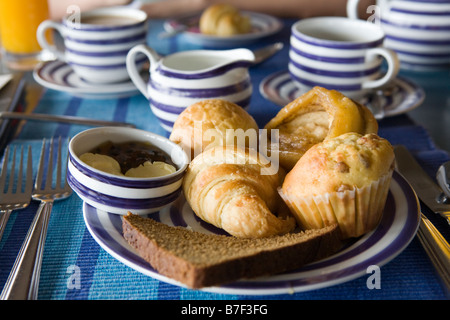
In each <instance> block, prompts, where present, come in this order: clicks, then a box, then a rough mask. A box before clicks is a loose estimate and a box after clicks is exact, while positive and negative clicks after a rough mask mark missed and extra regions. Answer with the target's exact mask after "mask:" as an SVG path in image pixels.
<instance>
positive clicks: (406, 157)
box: [394, 146, 450, 295]
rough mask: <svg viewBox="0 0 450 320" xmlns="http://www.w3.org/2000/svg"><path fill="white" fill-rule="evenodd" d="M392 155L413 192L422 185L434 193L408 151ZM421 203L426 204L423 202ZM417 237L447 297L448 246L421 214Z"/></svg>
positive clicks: (399, 150)
mask: <svg viewBox="0 0 450 320" xmlns="http://www.w3.org/2000/svg"><path fill="white" fill-rule="evenodd" d="M394 153H395V158H396V169H397V171H398V172H399V173H400V174H401V175H402V176H403V177H404V178H405V179H406V180H407V181H408V182H409V183H410V185H411V186H412V188H413V190H414V191H416V189H415V184H416V185H417V186H419V188H420V187H422V186H423V185H427V186H429V187H431V188H432V189H433V190H434V191H436V189H438V188H439V187H437V186H436V185H435V184H434V182H433V180H432V179H431V178H429V176H428V175H427V173H426V172H425V171H423V169H422V167H420V165H419V164H418V163H417V162H416V160H415V159H414V157H413V156H412V155H411V154H410V153H409V151H408V149H406V148H405V147H404V146H395V147H394ZM421 176H422V178H421ZM409 179H412V180H409ZM422 179H423V180H422ZM418 181H419V182H418ZM424 194H425V195H426V196H428V197H429V198H428V202H431V203H432V205H433V202H432V201H431V197H430V196H429V194H430V193H429V192H426V193H424ZM419 197H420V194H419ZM435 197H436V196H435ZM421 199H422V198H421ZM422 201H423V199H422ZM423 202H424V203H425V204H426V202H425V201H423ZM433 206H434V205H433ZM434 208H436V207H434ZM430 209H431V208H430ZM417 237H418V238H419V241H420V243H421V244H422V246H423V248H424V250H425V252H426V253H427V255H428V257H429V258H430V260H431V262H432V264H433V266H434V268H435V269H436V272H437V274H438V275H439V278H440V280H441V282H442V285H443V287H444V289H445V290H446V293H447V295H449V294H450V245H449V243H448V242H447V240H446V239H445V238H444V237H443V235H442V234H441V233H440V232H439V230H437V229H436V227H435V226H434V225H433V223H432V222H431V221H430V220H429V219H428V218H427V216H426V215H424V214H423V213H422V212H421V214H420V224H419V229H418V231H417Z"/></svg>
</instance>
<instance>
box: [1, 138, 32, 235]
mask: <svg viewBox="0 0 450 320" xmlns="http://www.w3.org/2000/svg"><path fill="white" fill-rule="evenodd" d="M16 149H17V147H14V149H13V156H12V166H11V170H10V175H9V181H8V189H7V190H6V191H5V183H6V176H7V174H8V160H9V153H10V147H9V146H8V147H6V149H5V155H4V160H3V166H2V173H1V176H0V240H1V239H2V236H3V232H4V230H5V227H6V224H7V222H8V219H9V216H10V215H11V212H12V211H13V210H19V209H24V208H26V207H27V206H28V205H29V204H30V201H31V191H32V189H33V176H32V175H33V165H32V155H31V146H28V159H27V164H26V166H27V169H26V177H25V181H26V182H25V186H24V188H22V180H23V164H24V163H23V159H24V148H23V146H22V147H21V151H20V160H19V172H18V175H17V185H16V189H15V190H14V179H15V171H16Z"/></svg>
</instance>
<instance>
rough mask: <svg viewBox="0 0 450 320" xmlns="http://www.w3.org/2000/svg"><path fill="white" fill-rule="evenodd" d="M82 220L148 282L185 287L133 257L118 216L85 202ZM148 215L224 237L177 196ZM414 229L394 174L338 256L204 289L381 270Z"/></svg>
mask: <svg viewBox="0 0 450 320" xmlns="http://www.w3.org/2000/svg"><path fill="white" fill-rule="evenodd" d="M83 216H84V220H85V223H86V226H87V228H88V230H89V232H90V233H91V235H92V236H93V238H94V239H95V241H96V242H97V243H98V244H99V245H100V246H101V247H102V248H103V249H104V250H105V251H107V252H108V253H109V254H111V255H112V256H113V257H114V258H116V259H117V260H119V261H120V262H122V263H124V264H125V265H127V266H129V267H131V268H133V269H134V270H137V271H139V272H141V273H143V274H145V275H148V276H150V277H152V278H155V279H157V280H160V281H163V282H167V283H170V284H173V285H177V286H181V287H183V286H184V285H183V284H181V283H179V282H177V281H175V280H173V279H170V278H167V277H165V276H163V275H160V274H159V273H158V272H157V271H156V270H155V269H153V268H152V267H151V266H150V264H149V263H147V262H146V261H145V260H144V259H143V258H141V257H140V256H139V255H138V254H137V253H136V251H135V250H134V248H132V247H131V246H130V245H129V244H128V243H127V241H126V240H125V239H124V238H123V236H122V218H121V216H120V215H117V214H111V213H107V212H104V211H101V210H98V209H95V208H94V207H92V206H90V205H88V204H86V203H84V205H83ZM148 217H151V218H153V219H155V220H157V221H160V222H162V223H165V224H167V225H171V226H184V227H189V228H190V229H192V230H196V231H199V232H204V233H221V234H223V230H220V229H217V228H216V227H214V226H212V225H209V224H208V223H205V222H204V221H202V220H200V219H199V218H198V217H197V216H196V215H195V214H194V213H193V211H192V209H191V208H190V206H189V205H188V204H187V202H186V201H185V200H184V198H183V196H180V198H179V199H178V201H176V202H175V203H173V204H172V205H170V206H168V207H166V208H165V209H163V210H161V211H159V212H157V213H153V214H151V215H149V216H148ZM418 226H419V205H418V199H417V196H416V194H415V193H414V191H413V190H412V189H411V187H410V186H409V184H408V183H407V182H406V180H404V179H403V178H402V176H400V175H399V174H398V173H397V172H394V175H393V179H392V182H391V187H390V190H389V195H388V198H387V202H386V207H385V210H384V213H383V217H382V219H381V222H380V224H379V225H378V227H377V228H376V229H375V230H374V231H372V232H370V233H368V234H365V235H364V236H362V237H360V238H358V239H356V240H354V241H351V242H350V243H349V244H348V245H346V246H345V248H344V249H343V250H341V251H340V252H338V253H337V254H335V255H333V256H331V257H329V258H327V259H324V260H321V261H317V262H314V263H311V264H308V265H306V266H304V267H302V268H300V269H297V270H293V271H290V272H285V273H282V274H278V275H273V276H268V277H261V278H257V279H250V280H241V281H236V282H234V283H230V284H227V285H223V286H217V287H209V288H205V289H203V291H207V292H214V293H224V294H239V295H273V294H289V293H293V292H302V291H309V290H314V289H320V288H325V287H329V286H332V285H336V284H340V283H343V282H346V281H350V280H352V279H356V278H358V277H361V276H364V275H366V274H367V272H368V270H369V269H368V268H372V267H381V266H383V265H384V264H386V263H387V262H389V261H391V260H392V259H393V258H395V257H396V256H397V255H398V254H399V253H400V252H402V251H403V249H405V248H406V246H407V245H408V244H409V243H410V241H411V240H412V239H413V237H414V236H415V234H416V232H417V228H418Z"/></svg>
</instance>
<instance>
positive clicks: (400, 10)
mask: <svg viewBox="0 0 450 320" xmlns="http://www.w3.org/2000/svg"><path fill="white" fill-rule="evenodd" d="M391 12H398V13H406V14H415V15H421V16H436V17H440V16H444V17H445V16H448V17H449V18H450V11H419V10H408V9H404V8H391Z"/></svg>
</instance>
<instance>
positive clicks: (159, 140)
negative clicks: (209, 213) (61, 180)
mask: <svg viewBox="0 0 450 320" xmlns="http://www.w3.org/2000/svg"><path fill="white" fill-rule="evenodd" d="M105 142H112V143H124V142H144V143H148V144H151V145H153V146H155V147H157V148H159V149H160V150H162V151H163V152H165V153H166V154H167V155H168V156H170V159H171V161H172V162H173V163H174V164H175V166H176V171H175V172H173V173H171V174H168V175H165V176H160V177H154V178H151V177H150V178H133V177H126V176H118V175H114V174H110V173H107V172H104V171H101V170H98V169H96V168H94V167H91V166H90V165H88V164H86V163H85V162H83V161H82V160H81V159H80V156H81V155H82V154H83V153H86V152H91V150H92V149H94V148H96V147H98V146H99V145H101V144H103V143H105ZM188 164H189V158H188V156H187V154H186V153H185V152H184V151H183V149H182V148H181V147H180V146H178V145H177V144H175V143H173V142H172V141H170V140H169V139H167V138H165V137H162V136H160V135H157V134H154V133H152V132H149V131H145V130H140V129H135V128H124V127H98V128H92V129H88V130H85V131H82V132H80V133H78V134H77V135H75V136H74V137H73V138H72V139H71V140H70V143H69V162H68V173H67V182H68V183H69V185H70V186H71V188H72V189H73V190H74V191H75V193H76V194H77V195H78V196H79V197H80V198H81V199H82V200H83V201H84V202H86V203H88V204H90V205H91V206H93V207H95V208H97V209H100V210H102V211H106V212H110V213H115V214H122V215H123V214H126V213H127V211H131V212H133V213H135V214H149V213H153V212H156V211H159V210H161V209H162V208H163V207H165V206H167V205H169V204H171V203H173V202H174V201H176V200H177V199H178V198H179V196H180V194H181V192H182V182H183V177H184V174H185V171H186V169H187V166H188Z"/></svg>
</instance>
